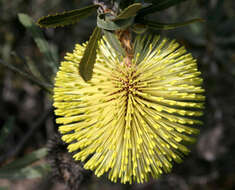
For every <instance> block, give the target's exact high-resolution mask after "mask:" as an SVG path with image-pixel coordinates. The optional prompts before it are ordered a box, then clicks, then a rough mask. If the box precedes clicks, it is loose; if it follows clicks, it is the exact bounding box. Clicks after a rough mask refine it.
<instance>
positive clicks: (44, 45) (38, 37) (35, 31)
mask: <svg viewBox="0 0 235 190" xmlns="http://www.w3.org/2000/svg"><path fill="white" fill-rule="evenodd" d="M18 17H19V20H20V22H21V23H22V25H23V26H24V27H25V28H26V29H27V30H29V31H30V32H31V34H32V36H33V39H34V41H35V43H36V44H37V46H38V48H39V50H40V52H41V53H42V54H43V55H44V57H45V59H46V61H47V63H48V65H49V66H50V67H51V69H52V71H53V73H54V74H55V73H56V72H57V69H58V63H57V60H56V58H55V55H53V53H52V51H51V50H50V48H49V44H48V42H47V41H46V40H45V38H44V36H43V34H42V32H41V30H40V28H39V27H38V26H37V25H36V24H35V23H34V21H33V19H32V18H31V17H29V16H28V15H26V14H22V13H20V14H18Z"/></svg>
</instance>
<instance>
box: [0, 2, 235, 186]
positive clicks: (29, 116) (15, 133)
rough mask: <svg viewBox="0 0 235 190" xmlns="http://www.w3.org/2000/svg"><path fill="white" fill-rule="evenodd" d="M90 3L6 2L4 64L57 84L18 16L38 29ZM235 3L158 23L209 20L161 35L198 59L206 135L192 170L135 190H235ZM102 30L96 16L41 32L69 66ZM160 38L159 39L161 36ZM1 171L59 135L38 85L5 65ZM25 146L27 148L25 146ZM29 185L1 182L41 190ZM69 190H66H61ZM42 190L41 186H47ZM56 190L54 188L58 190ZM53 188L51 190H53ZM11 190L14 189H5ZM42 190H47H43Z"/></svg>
mask: <svg viewBox="0 0 235 190" xmlns="http://www.w3.org/2000/svg"><path fill="white" fill-rule="evenodd" d="M90 3H91V1H85V0H70V1H64V0H50V1H46V0H34V1H28V0H14V1H7V0H1V1H0V12H1V17H0V23H1V27H0V60H2V61H4V62H5V63H7V64H11V65H14V66H15V67H16V68H25V70H27V71H29V72H30V69H29V66H31V67H33V66H35V67H42V68H41V69H42V70H43V71H45V73H44V76H45V77H47V79H48V80H50V79H51V77H52V76H50V75H51V74H50V72H48V73H47V71H49V69H47V68H43V64H42V63H43V61H44V60H43V58H42V57H43V55H42V54H41V53H40V51H39V49H38V47H37V45H36V43H35V42H34V40H33V37H32V34H31V32H30V31H28V30H26V28H25V27H24V26H23V25H22V24H21V23H20V22H19V20H18V16H17V15H18V13H25V14H28V15H30V16H31V17H32V18H33V19H34V20H35V21H36V20H37V19H38V18H39V17H42V16H44V15H48V14H49V13H50V14H53V13H56V12H63V11H64V10H72V9H76V8H80V7H84V6H86V5H88V4H90ZM234 9H235V2H234V1H233V0H226V1H223V0H207V1H205V0H188V1H185V2H184V3H181V4H180V5H177V6H176V7H171V8H169V9H167V10H166V11H164V12H161V13H156V14H154V15H151V17H150V18H151V19H154V18H158V20H160V21H162V22H163V23H164V22H169V20H170V21H172V22H175V23H177V22H178V21H182V20H186V18H187V19H190V18H198V17H199V18H203V19H205V21H206V22H205V23H196V24H192V25H190V26H187V27H185V28H180V29H176V30H172V31H164V32H161V33H162V35H164V36H166V37H169V38H176V39H177V41H179V42H181V43H182V44H183V45H185V46H186V47H187V49H188V51H190V52H192V54H193V56H194V57H195V58H197V59H198V63H199V67H200V68H199V69H200V70H201V71H202V73H203V78H204V86H205V89H206V96H207V105H206V114H205V117H204V123H205V124H204V127H203V128H202V129H201V135H200V136H199V140H198V143H197V144H196V145H194V146H193V147H194V148H193V150H192V153H191V154H190V155H189V156H188V157H187V158H186V159H185V162H184V163H183V164H181V165H179V166H176V167H175V168H174V169H173V172H172V173H171V174H169V175H166V176H163V177H162V178H160V179H159V180H157V181H152V182H150V183H148V184H145V185H140V186H132V187H131V189H141V190H142V189H161V190H164V189H166V190H168V189H170V188H172V189H179V190H188V189H189V190H194V189H195V190H196V189H201V190H207V189H213V190H217V189H218V190H219V189H226V190H230V189H231V190H232V189H234V187H235V175H234V168H235V161H234V160H235V159H234V157H235V140H234V134H235V128H234V123H235V104H234V97H235V64H234V63H235V53H234V52H235V27H234V26H235V19H234V17H235V13H234ZM95 24H96V20H95V17H94V16H90V17H88V18H87V19H86V20H82V21H81V22H79V23H78V24H76V25H72V26H68V27H64V28H56V29H44V30H42V33H43V36H45V39H46V40H47V42H48V44H49V48H50V50H52V51H53V52H57V53H58V60H63V56H64V54H65V52H71V51H72V49H73V48H74V45H75V43H81V42H85V41H86V40H88V39H89V36H90V35H91V33H92V29H93V28H94V26H95ZM154 32H156V33H158V31H154ZM0 96H1V98H0V105H1V107H0V138H1V139H0V140H2V139H3V140H2V141H3V142H2V143H1V145H0V152H1V154H0V166H3V165H6V163H9V162H10V161H12V160H15V158H19V157H20V158H21V157H23V156H24V155H26V154H27V153H28V152H31V151H33V150H35V149H38V148H39V147H42V146H44V145H45V144H46V142H47V141H48V139H49V138H50V137H52V136H53V134H54V133H55V131H57V127H56V126H55V124H54V118H53V117H54V116H53V114H52V112H51V111H50V110H51V100H50V97H48V95H47V94H46V93H45V92H44V91H43V90H41V89H40V88H39V87H38V86H36V85H35V84H34V83H32V82H30V81H29V80H26V79H24V78H22V77H21V76H19V75H18V74H16V73H15V72H12V71H10V70H9V69H7V68H6V67H3V66H2V65H0ZM23 139H25V140H23ZM33 183H34V185H32V184H31V186H30V185H28V186H27V185H26V184H27V183H26V182H25V181H22V180H21V181H7V180H2V179H0V184H1V186H2V187H8V189H14V190H17V189H19V188H20V187H22V186H23V187H24V188H23V189H26V190H27V189H30V188H32V189H37V188H38V186H40V185H41V183H43V182H40V181H39V180H38V181H37V183H35V181H33ZM87 185H88V186H89V187H87V186H85V187H83V189H88V188H91V187H92V188H93V189H104V188H105V189H114V188H116V189H120V188H122V186H120V185H118V184H115V185H114V184H110V183H109V182H108V181H106V180H105V179H101V180H100V179H96V178H95V177H93V178H92V179H91V180H90V182H89V183H88V184H87ZM59 186H60V187H59V188H61V189H63V188H64V187H63V185H62V184H60V185H59ZM41 187H42V186H41ZM57 187H58V186H57ZM52 188H53V187H52ZM52 188H51V189H52ZM6 189H7V188H6ZM41 189H42V188H41Z"/></svg>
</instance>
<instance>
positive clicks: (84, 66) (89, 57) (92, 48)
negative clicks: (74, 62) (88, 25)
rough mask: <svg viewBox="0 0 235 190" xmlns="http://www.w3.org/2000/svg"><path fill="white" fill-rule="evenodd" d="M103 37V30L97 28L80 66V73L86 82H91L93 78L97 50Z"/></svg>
mask: <svg viewBox="0 0 235 190" xmlns="http://www.w3.org/2000/svg"><path fill="white" fill-rule="evenodd" d="M101 36H102V30H101V28H98V27H96V28H95V29H94V31H93V33H92V35H91V37H90V39H89V42H88V44H87V46H86V49H85V52H84V54H83V57H82V59H81V62H80V65H79V73H80V75H81V77H82V78H83V80H84V81H86V82H87V81H89V80H90V79H91V78H92V73H93V68H94V64H95V60H96V54H97V52H96V50H97V47H98V40H99V39H100V38H101Z"/></svg>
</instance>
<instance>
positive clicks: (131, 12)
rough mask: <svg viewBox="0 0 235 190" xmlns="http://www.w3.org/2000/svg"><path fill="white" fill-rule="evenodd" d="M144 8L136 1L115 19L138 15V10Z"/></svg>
mask: <svg viewBox="0 0 235 190" xmlns="http://www.w3.org/2000/svg"><path fill="white" fill-rule="evenodd" d="M141 8H142V4H141V3H134V4H132V5H130V6H128V7H127V8H125V9H124V10H123V11H122V12H121V13H120V14H119V15H118V16H117V17H116V18H115V19H114V20H120V19H127V18H130V17H134V16H136V14H137V12H138V11H139V10H140V9H141Z"/></svg>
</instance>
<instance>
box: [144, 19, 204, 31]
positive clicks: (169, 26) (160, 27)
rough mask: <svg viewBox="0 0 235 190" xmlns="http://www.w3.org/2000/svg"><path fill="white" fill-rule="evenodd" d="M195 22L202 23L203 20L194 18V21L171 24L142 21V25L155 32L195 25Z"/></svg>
mask: <svg viewBox="0 0 235 190" xmlns="http://www.w3.org/2000/svg"><path fill="white" fill-rule="evenodd" d="M196 22H204V20H203V19H201V18H196V19H192V20H188V21H184V22H180V23H171V24H166V23H159V22H154V21H149V20H143V21H142V23H145V24H146V25H148V27H150V28H153V29H156V30H171V29H175V28H179V27H183V26H187V25H189V24H192V23H196Z"/></svg>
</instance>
